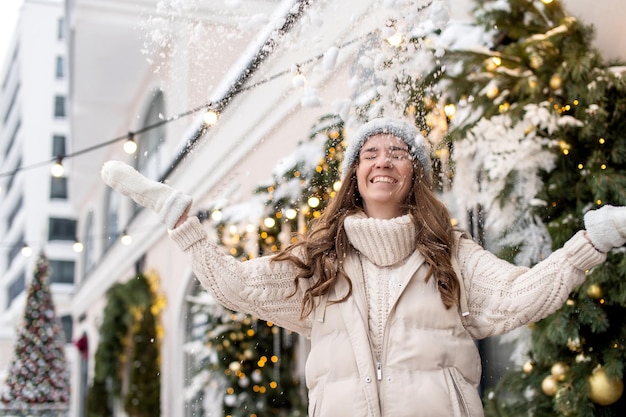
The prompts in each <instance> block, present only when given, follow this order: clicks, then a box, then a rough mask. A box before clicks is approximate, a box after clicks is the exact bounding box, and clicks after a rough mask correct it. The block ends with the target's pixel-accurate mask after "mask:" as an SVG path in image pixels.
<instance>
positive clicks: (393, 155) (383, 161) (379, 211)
mask: <svg viewBox="0 0 626 417" xmlns="http://www.w3.org/2000/svg"><path fill="white" fill-rule="evenodd" d="M356 178H357V185H358V188H359V193H360V194H361V197H362V199H363V209H364V210H365V214H367V215H368V216H369V217H376V218H382V219H391V218H393V217H398V216H402V215H403V214H405V213H404V211H403V208H402V205H403V203H404V202H405V201H406V198H407V196H408V195H409V193H410V192H411V189H412V187H413V183H412V178H413V160H412V157H411V154H410V153H409V147H408V146H407V144H406V143H405V142H404V141H403V140H402V139H399V138H397V137H395V136H393V135H391V134H386V133H380V134H377V135H373V136H370V137H369V138H368V139H367V140H366V141H365V143H364V144H363V146H362V147H361V150H360V153H359V161H358V165H357V168H356Z"/></svg>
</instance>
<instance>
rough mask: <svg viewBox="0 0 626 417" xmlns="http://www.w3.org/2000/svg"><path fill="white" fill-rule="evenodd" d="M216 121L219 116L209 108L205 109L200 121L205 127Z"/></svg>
mask: <svg viewBox="0 0 626 417" xmlns="http://www.w3.org/2000/svg"><path fill="white" fill-rule="evenodd" d="M218 119H219V114H218V113H217V111H215V110H214V109H212V108H211V107H209V108H207V110H206V112H205V113H204V116H202V121H203V122H204V124H205V126H213V125H214V124H215V123H217V120H218Z"/></svg>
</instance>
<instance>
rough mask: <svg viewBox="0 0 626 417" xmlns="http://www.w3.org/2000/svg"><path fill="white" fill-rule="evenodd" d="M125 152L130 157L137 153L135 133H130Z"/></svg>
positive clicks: (125, 143) (125, 144)
mask: <svg viewBox="0 0 626 417" xmlns="http://www.w3.org/2000/svg"><path fill="white" fill-rule="evenodd" d="M124 152H126V153H127V154H129V155H132V154H134V153H135V152H137V142H135V134H134V133H133V132H128V137H127V138H126V142H124Z"/></svg>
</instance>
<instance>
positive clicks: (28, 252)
mask: <svg viewBox="0 0 626 417" xmlns="http://www.w3.org/2000/svg"><path fill="white" fill-rule="evenodd" d="M20 253H21V254H22V256H25V257H27V258H28V257H29V256H30V255H32V254H33V249H32V248H31V247H30V246H28V245H27V244H26V243H24V246H22V249H20Z"/></svg>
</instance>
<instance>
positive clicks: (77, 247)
mask: <svg viewBox="0 0 626 417" xmlns="http://www.w3.org/2000/svg"><path fill="white" fill-rule="evenodd" d="M84 249H85V246H84V245H83V242H81V241H80V240H78V239H76V240H75V241H74V244H73V245H72V250H73V251H74V252H76V253H81V252H82V251H83V250H84Z"/></svg>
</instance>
